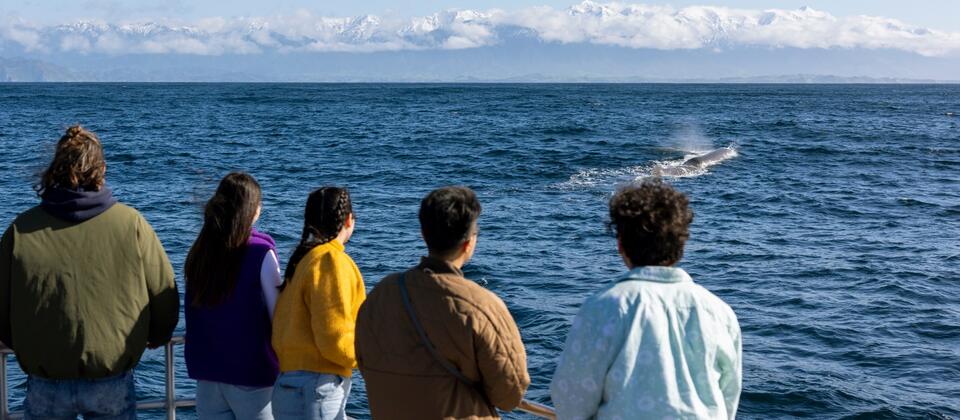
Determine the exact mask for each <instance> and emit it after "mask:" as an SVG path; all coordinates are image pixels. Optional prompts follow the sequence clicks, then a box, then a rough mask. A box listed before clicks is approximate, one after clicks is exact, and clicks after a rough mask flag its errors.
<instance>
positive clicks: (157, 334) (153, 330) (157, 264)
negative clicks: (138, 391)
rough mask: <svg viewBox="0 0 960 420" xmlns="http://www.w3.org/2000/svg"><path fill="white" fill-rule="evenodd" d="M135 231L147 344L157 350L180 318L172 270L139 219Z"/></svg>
mask: <svg viewBox="0 0 960 420" xmlns="http://www.w3.org/2000/svg"><path fill="white" fill-rule="evenodd" d="M138 223H139V226H138V227H137V235H138V238H137V239H138V241H139V244H140V259H141V263H142V264H143V276H144V279H145V280H146V282H147V294H148V295H149V298H150V301H149V303H148V305H147V310H149V311H150V332H149V334H148V337H147V343H149V344H150V345H152V346H159V345H163V344H166V343H167V342H168V341H170V336H172V335H173V329H174V328H176V327H177V321H178V320H179V318H180V294H179V292H178V291H177V284H176V282H175V281H174V275H173V266H171V265H170V260H169V259H168V258H167V253H166V251H164V249H163V244H161V243H160V239H159V238H157V234H156V233H155V232H154V231H153V228H152V227H150V224H149V223H147V221H146V220H145V219H144V218H143V217H140V218H139V220H138Z"/></svg>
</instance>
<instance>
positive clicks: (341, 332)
mask: <svg viewBox="0 0 960 420" xmlns="http://www.w3.org/2000/svg"><path fill="white" fill-rule="evenodd" d="M321 258H322V259H321V261H320V263H319V264H317V265H316V266H314V267H312V268H311V270H310V272H311V277H312V278H310V279H304V280H309V281H310V282H311V284H310V287H309V289H308V292H307V293H305V294H304V296H305V299H306V303H307V307H309V308H310V326H311V328H312V330H313V337H314V340H315V341H314V344H315V345H316V346H317V350H318V351H319V352H320V355H322V356H323V358H325V359H327V360H329V361H331V362H334V363H336V364H337V365H338V366H341V367H344V368H348V369H353V368H355V367H356V366H357V359H356V350H355V349H354V346H353V341H354V336H355V331H356V324H357V311H358V310H359V308H360V304H362V303H363V299H364V297H365V296H364V295H363V293H360V294H358V293H357V288H356V285H357V284H358V283H359V284H361V286H360V290H363V286H362V284H363V279H362V278H361V277H360V272H359V270H357V268H356V266H355V265H354V264H353V262H352V261H351V260H350V259H349V258H350V257H348V256H346V255H334V254H333V253H327V254H324V255H323V257H321Z"/></svg>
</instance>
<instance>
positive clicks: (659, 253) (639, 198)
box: [609, 179, 693, 267]
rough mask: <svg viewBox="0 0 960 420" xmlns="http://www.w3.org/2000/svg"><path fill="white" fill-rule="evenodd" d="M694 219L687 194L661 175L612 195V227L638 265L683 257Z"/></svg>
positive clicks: (665, 264) (654, 263) (625, 251)
mask: <svg viewBox="0 0 960 420" xmlns="http://www.w3.org/2000/svg"><path fill="white" fill-rule="evenodd" d="M691 222H693V210H690V207H689V200H687V196H686V195H684V194H683V193H682V192H680V191H677V190H675V189H674V188H673V187H671V186H670V185H669V184H665V183H664V182H663V181H661V180H660V179H656V180H647V181H644V182H643V183H640V184H634V185H631V186H628V187H624V188H622V189H620V190H619V191H617V193H616V194H614V195H613V198H611V199H610V222H609V223H610V228H611V229H613V230H615V231H616V234H617V238H618V239H619V240H620V244H621V246H622V247H623V251H624V254H626V257H627V259H629V260H630V262H631V263H632V264H633V265H634V266H637V267H639V266H647V265H661V266H669V265H673V264H676V263H677V262H678V261H680V258H681V257H683V246H684V244H685V243H686V242H687V238H689V237H690V230H689V228H690V223H691Z"/></svg>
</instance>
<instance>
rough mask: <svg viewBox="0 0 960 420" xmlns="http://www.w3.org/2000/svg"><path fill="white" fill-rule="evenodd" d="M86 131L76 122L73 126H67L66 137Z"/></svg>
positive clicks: (75, 135)
mask: <svg viewBox="0 0 960 420" xmlns="http://www.w3.org/2000/svg"><path fill="white" fill-rule="evenodd" d="M86 131H87V130H84V129H83V127H82V126H80V124H77V125H74V126H71V127H69V128H67V133H66V136H67V137H71V138H73V137H78V136H80V135H81V134H83V133H84V132H86Z"/></svg>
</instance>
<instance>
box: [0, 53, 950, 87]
mask: <svg viewBox="0 0 960 420" xmlns="http://www.w3.org/2000/svg"><path fill="white" fill-rule="evenodd" d="M425 73H426V72H425ZM0 83H448V84H449V83H478V84H482V83H490V84H500V83H559V84H565V83H574V84H576V83H601V84H602V83H614V84H616V83H624V84H627V83H651V84H655V83H663V84H671V83H677V84H938V85H943V84H960V79H956V80H940V79H924V78H901V77H870V76H839V75H832V74H774V75H757V76H739V77H715V78H708V77H696V78H679V77H678V78H663V77H645V76H615V77H614V76H564V75H550V74H542V73H531V74H523V75H517V76H510V77H478V76H473V75H456V74H454V75H450V76H432V75H429V73H426V74H425V75H423V76H421V77H406V76H398V77H377V76H352V77H351V76H331V75H325V74H323V73H318V74H315V75H310V74H303V75H299V76H283V77H269V76H264V75H257V74H249V73H245V72H242V71H232V70H218V69H215V68H183V69H177V70H175V71H171V70H166V71H164V72H159V71H158V72H150V71H144V70H138V69H136V68H122V69H116V68H112V69H109V70H103V71H100V72H91V71H83V70H75V69H71V68H68V67H65V66H62V65H59V64H54V63H50V62H47V61H43V60H37V59H30V58H3V57H0Z"/></svg>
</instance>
